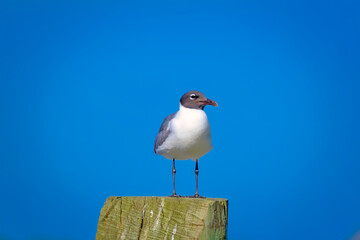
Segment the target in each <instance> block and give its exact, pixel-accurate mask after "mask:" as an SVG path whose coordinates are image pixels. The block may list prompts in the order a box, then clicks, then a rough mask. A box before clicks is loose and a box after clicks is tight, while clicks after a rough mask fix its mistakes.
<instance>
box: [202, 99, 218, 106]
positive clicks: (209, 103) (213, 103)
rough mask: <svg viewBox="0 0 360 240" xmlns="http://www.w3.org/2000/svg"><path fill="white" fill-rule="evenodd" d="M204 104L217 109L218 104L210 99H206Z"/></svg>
mask: <svg viewBox="0 0 360 240" xmlns="http://www.w3.org/2000/svg"><path fill="white" fill-rule="evenodd" d="M204 104H205V105H211V106H214V107H218V104H217V102H215V101H213V100H211V99H207V100H206V101H204Z"/></svg>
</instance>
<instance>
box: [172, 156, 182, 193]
mask: <svg viewBox="0 0 360 240" xmlns="http://www.w3.org/2000/svg"><path fill="white" fill-rule="evenodd" d="M175 173H176V169H175V159H173V168H172V175H173V194H172V195H170V197H180V196H179V195H177V194H176V192H175Z"/></svg>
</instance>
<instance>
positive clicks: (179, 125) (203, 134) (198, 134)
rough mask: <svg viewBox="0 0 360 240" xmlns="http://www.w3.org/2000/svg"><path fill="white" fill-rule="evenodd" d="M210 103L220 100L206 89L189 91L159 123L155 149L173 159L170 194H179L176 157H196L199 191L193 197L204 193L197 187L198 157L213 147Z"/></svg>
mask: <svg viewBox="0 0 360 240" xmlns="http://www.w3.org/2000/svg"><path fill="white" fill-rule="evenodd" d="M207 105H211V106H215V107H218V104H217V102H215V101H213V100H211V99H208V98H207V97H206V96H205V95H204V94H203V93H201V92H199V91H194V90H192V91H189V92H187V93H185V94H184V95H182V97H181V99H180V107H179V110H178V111H177V112H175V113H173V114H170V115H169V116H167V117H166V118H165V119H164V121H163V123H162V124H161V126H160V130H159V132H158V134H157V136H156V139H155V145H154V152H155V153H156V154H158V155H162V156H164V157H165V158H166V159H169V160H172V161H173V166H172V177H173V193H172V195H170V197H180V196H179V195H177V194H176V191H175V173H176V169H175V160H188V159H191V160H193V161H195V177H196V192H195V195H194V196H192V197H195V198H200V197H202V196H200V195H199V191H198V175H199V158H200V157H202V156H204V155H205V154H207V153H208V152H210V151H211V149H212V148H213V145H212V143H211V131H210V124H209V121H208V118H207V115H206V113H205V111H204V108H205V106H207Z"/></svg>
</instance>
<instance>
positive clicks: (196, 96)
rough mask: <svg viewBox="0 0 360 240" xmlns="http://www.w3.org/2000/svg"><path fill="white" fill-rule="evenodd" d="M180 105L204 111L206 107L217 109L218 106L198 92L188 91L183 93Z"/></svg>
mask: <svg viewBox="0 0 360 240" xmlns="http://www.w3.org/2000/svg"><path fill="white" fill-rule="evenodd" d="M180 103H181V105H183V106H184V107H187V108H194V109H204V107H205V106H206V105H211V106H215V107H217V106H218V104H217V103H216V102H215V101H213V100H210V99H208V98H207V97H205V95H204V94H203V93H201V92H199V91H190V92H187V93H185V94H184V95H183V96H182V97H181V99H180Z"/></svg>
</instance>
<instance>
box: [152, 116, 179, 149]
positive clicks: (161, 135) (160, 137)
mask: <svg viewBox="0 0 360 240" xmlns="http://www.w3.org/2000/svg"><path fill="white" fill-rule="evenodd" d="M175 115H176V113H173V114H170V115H169V116H167V117H166V118H165V119H164V121H163V123H162V124H161V126H160V130H159V132H158V134H157V136H156V139H155V145H154V152H155V153H156V150H157V149H158V147H160V146H161V144H163V143H164V142H165V140H166V139H167V137H168V136H169V134H170V133H171V130H170V128H169V127H168V126H169V122H170V121H171V119H173V118H174V117H175Z"/></svg>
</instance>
